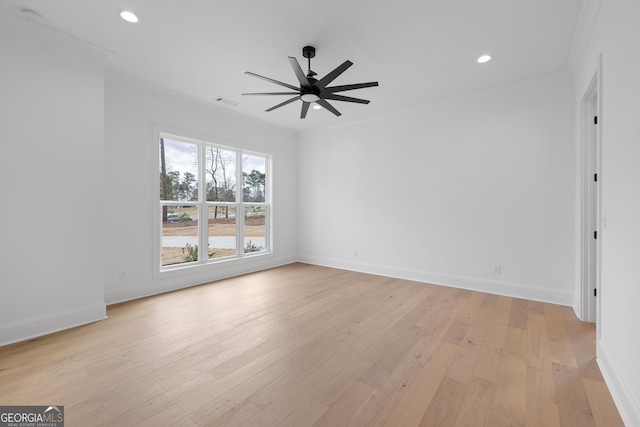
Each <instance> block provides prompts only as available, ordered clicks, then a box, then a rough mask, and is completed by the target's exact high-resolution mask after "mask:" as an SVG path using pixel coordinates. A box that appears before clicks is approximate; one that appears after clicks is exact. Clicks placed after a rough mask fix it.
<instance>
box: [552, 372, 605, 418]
mask: <svg viewBox="0 0 640 427" xmlns="http://www.w3.org/2000/svg"><path fill="white" fill-rule="evenodd" d="M553 375H554V377H555V380H556V389H557V390H558V411H559V413H560V423H561V424H562V426H568V427H573V426H575V427H589V426H595V425H596V422H595V419H594V417H593V412H592V411H591V405H590V404H589V400H588V399H587V393H586V391H585V389H584V385H583V381H582V378H581V377H580V375H579V372H578V369H577V368H574V367H573V366H566V365H562V364H560V363H555V362H554V363H553Z"/></svg>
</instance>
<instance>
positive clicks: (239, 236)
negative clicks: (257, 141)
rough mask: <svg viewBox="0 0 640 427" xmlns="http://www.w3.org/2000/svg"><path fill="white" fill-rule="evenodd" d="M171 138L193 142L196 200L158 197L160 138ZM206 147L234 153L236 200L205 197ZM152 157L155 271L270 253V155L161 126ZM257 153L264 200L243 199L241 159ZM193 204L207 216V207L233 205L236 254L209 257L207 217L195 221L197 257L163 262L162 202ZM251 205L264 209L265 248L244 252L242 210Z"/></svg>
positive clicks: (206, 264)
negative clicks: (262, 164) (261, 164)
mask: <svg viewBox="0 0 640 427" xmlns="http://www.w3.org/2000/svg"><path fill="white" fill-rule="evenodd" d="M161 138H165V139H171V140H174V141H178V142H184V143H188V144H195V145H196V147H197V150H198V162H199V164H198V201H197V202H192V201H189V202H185V201H177V200H161V197H160V167H159V165H160V154H159V152H160V139H161ZM207 147H215V148H218V149H221V150H226V151H233V152H235V154H236V170H235V173H236V176H235V179H236V190H235V191H236V201H235V202H222V201H207V200H206V171H205V168H204V162H205V158H206V153H205V149H206V148H207ZM153 152H154V161H153V181H152V182H153V184H154V185H153V195H154V211H153V215H154V218H155V220H154V221H153V224H154V235H153V245H154V254H155V255H154V271H155V272H156V273H158V272H159V273H163V272H168V271H174V270H179V269H185V268H189V269H192V268H199V267H203V266H208V265H213V264H219V263H224V262H228V261H230V260H238V259H242V258H249V257H260V256H265V255H269V254H272V253H273V250H272V233H271V229H272V224H273V220H272V217H271V216H272V202H271V200H272V184H271V182H272V173H271V169H272V156H271V155H270V154H267V153H262V152H258V151H254V150H247V149H243V148H239V147H234V146H232V145H229V144H228V143H227V144H225V143H224V142H220V141H218V140H213V141H212V138H202V137H195V138H194V137H189V136H185V135H184V134H183V132H168V131H164V130H160V129H156V131H155V132H154V151H153ZM244 155H250V156H257V157H263V158H264V159H265V172H264V173H265V177H266V179H265V182H266V185H265V188H264V191H265V201H264V202H245V201H244V197H243V188H244V186H243V177H242V172H243V170H242V166H243V164H242V162H243V156H244ZM173 205H183V206H187V205H188V206H196V207H197V210H198V218H208V210H209V207H214V206H222V207H224V206H230V207H231V206H233V207H235V209H236V217H235V218H236V221H235V223H236V224H235V225H236V235H235V237H236V254H235V255H230V256H226V257H221V258H211V259H209V256H208V238H209V236H208V233H209V229H208V221H201V220H199V221H198V261H192V262H183V263H179V264H171V265H165V266H163V265H162V217H161V214H160V213H161V212H162V207H163V206H173ZM250 206H258V207H262V208H263V209H264V212H265V225H264V228H265V230H264V233H265V236H264V238H265V249H264V250H262V251H259V252H248V253H245V252H244V249H245V236H244V217H245V215H244V213H245V208H246V207H250Z"/></svg>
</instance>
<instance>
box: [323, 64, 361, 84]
mask: <svg viewBox="0 0 640 427" xmlns="http://www.w3.org/2000/svg"><path fill="white" fill-rule="evenodd" d="M352 65H353V62H351V61H344V62H343V63H342V65H338V66H337V67H336V68H335V69H334V70H333V71H331V72H330V73H329V74H327V75H326V76H324V77H323V78H321V79H320V80H318V82H317V83H316V85H317V86H320V87H321V88H323V87H325V86H326V85H328V84H329V83H331V82H332V81H334V80H335V79H336V77H338V76H339V75H340V74H342V73H344V72H345V71H346V70H347V68H349V67H351V66H352Z"/></svg>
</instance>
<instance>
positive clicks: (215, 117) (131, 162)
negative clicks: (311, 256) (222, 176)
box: [104, 74, 297, 303]
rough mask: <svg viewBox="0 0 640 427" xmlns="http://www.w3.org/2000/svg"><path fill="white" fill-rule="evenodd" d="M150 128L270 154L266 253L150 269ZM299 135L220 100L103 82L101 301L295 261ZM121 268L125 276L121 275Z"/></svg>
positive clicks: (153, 207)
mask: <svg viewBox="0 0 640 427" xmlns="http://www.w3.org/2000/svg"><path fill="white" fill-rule="evenodd" d="M154 127H162V128H163V129H165V130H173V131H174V132H176V133H178V134H180V135H183V136H188V137H195V138H200V139H203V140H212V141H220V142H223V143H225V144H226V145H232V146H234V147H238V148H243V149H248V150H254V151H258V152H263V153H267V154H271V155H272V156H273V212H274V215H273V217H274V224H273V236H272V237H273V244H274V252H273V253H272V254H270V255H268V256H261V257H252V258H247V259H243V260H234V261H226V262H222V263H216V264H214V265H210V266H207V267H205V268H199V269H189V270H185V269H182V270H180V271H172V272H166V273H162V274H160V275H154V268H153V257H154V256H155V254H156V252H155V251H154V246H153V228H152V218H153V217H154V216H155V215H157V212H158V211H157V199H156V197H157V194H158V190H157V186H156V184H157V183H156V182H155V180H154V179H153V177H154V175H153V171H154V169H155V168H158V165H157V164H154V162H153V159H154V150H158V141H157V139H156V138H154ZM295 142H296V135H295V133H294V132H292V131H287V130H284V129H282V128H279V127H275V126H272V125H268V124H266V123H265V122H262V121H258V120H255V119H251V118H247V117H246V116H242V115H240V114H238V113H236V112H234V111H230V110H227V109H225V108H222V107H216V106H211V105H209V104H205V103H203V102H200V101H197V100H194V99H191V98H187V97H184V96H181V95H177V94H174V93H170V92H168V91H166V90H161V89H158V88H155V87H151V86H149V85H145V84H141V83H139V82H135V81H132V80H129V79H126V78H123V77H121V76H117V75H112V74H107V78H106V81H105V169H106V170H107V182H108V185H107V188H106V190H105V194H104V196H105V197H104V200H105V209H104V212H105V225H106V226H105V236H104V248H105V261H104V265H105V271H104V275H105V300H106V301H107V303H113V302H117V301H122V300H128V299H133V298H138V297H141V296H145V295H150V294H156V293H159V292H163V291H167V290H171V289H177V288H180V287H185V286H190V285H194V284H198V283H204V282H209V281H212V280H217V279H221V278H224V277H229V276H234V275H238V274H244V273H247V272H250V271H254V270H259V269H264V268H269V267H273V266H277V265H281V264H286V263H289V262H293V261H295V259H296V243H297V241H296V231H297V230H296V144H295ZM119 272H124V273H125V276H126V278H124V279H122V280H120V279H119Z"/></svg>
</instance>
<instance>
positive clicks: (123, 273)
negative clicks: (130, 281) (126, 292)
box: [118, 270, 127, 280]
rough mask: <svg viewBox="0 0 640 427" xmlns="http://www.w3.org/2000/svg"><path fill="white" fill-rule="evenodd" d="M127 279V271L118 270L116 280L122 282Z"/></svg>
mask: <svg viewBox="0 0 640 427" xmlns="http://www.w3.org/2000/svg"><path fill="white" fill-rule="evenodd" d="M126 278H127V270H118V280H124V279H126Z"/></svg>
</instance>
